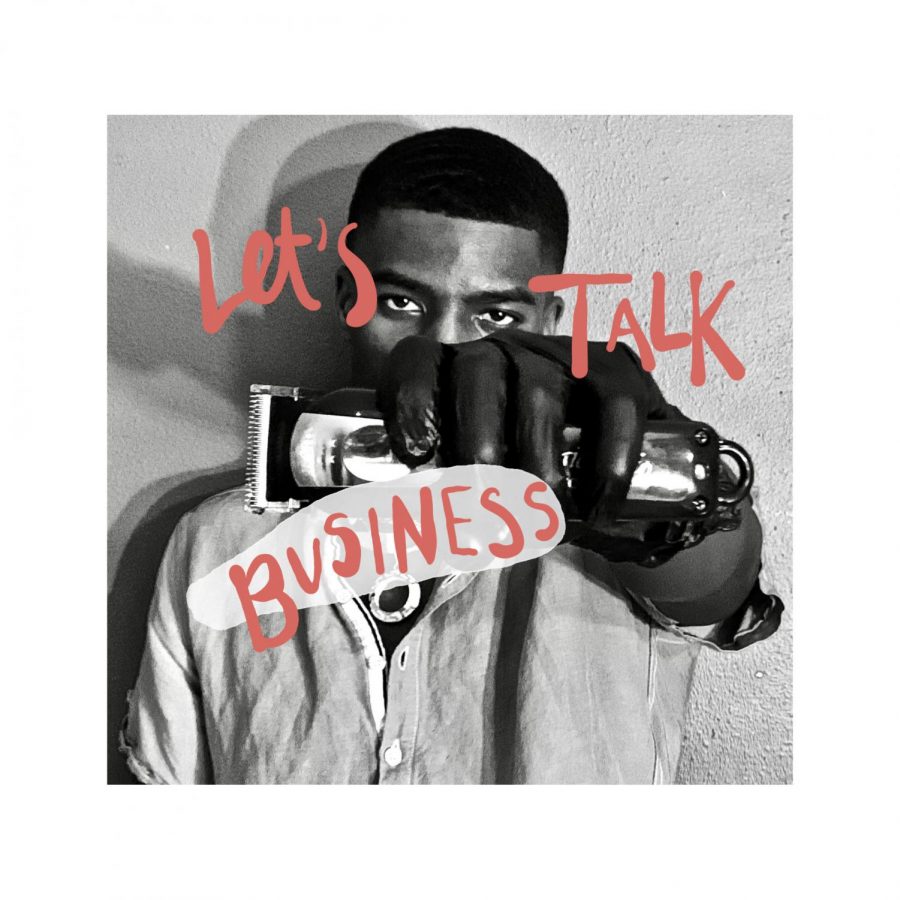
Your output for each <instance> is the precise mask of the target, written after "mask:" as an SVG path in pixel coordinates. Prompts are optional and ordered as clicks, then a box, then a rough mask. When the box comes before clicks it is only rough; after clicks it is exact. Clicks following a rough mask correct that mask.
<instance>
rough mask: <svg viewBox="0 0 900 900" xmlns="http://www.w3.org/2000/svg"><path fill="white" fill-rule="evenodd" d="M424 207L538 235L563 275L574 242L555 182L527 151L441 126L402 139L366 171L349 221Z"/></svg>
mask: <svg viewBox="0 0 900 900" xmlns="http://www.w3.org/2000/svg"><path fill="white" fill-rule="evenodd" d="M385 208H392V209H420V210H423V211H425V212H433V213H442V214H443V215H445V216H452V217H454V218H461V219H474V220H476V221H479V222H497V223H499V224H502V225H515V226H518V227H519V228H528V229H530V230H532V231H536V232H537V233H538V234H539V235H540V237H541V240H542V242H543V243H544V245H545V247H546V248H547V250H548V251H549V253H550V255H551V256H552V258H553V261H554V262H555V264H556V265H557V267H558V270H559V271H562V267H563V263H564V261H565V256H566V243H567V241H568V237H569V212H568V209H567V206H566V198H565V195H564V194H563V192H562V189H561V188H560V186H559V185H558V184H557V182H556V179H555V178H554V177H553V176H552V175H551V174H550V173H549V172H548V171H547V170H546V169H545V168H544V167H543V166H542V165H541V164H540V163H539V162H538V161H537V160H536V159H534V158H533V157H531V156H529V155H528V154H527V153H526V152H525V151H524V150H522V149H521V148H520V147H517V146H516V145H515V144H513V143H511V142H510V141H507V140H505V139H504V138H502V137H498V136H497V135H495V134H489V133H488V132H486V131H480V130H478V129H477V128H439V129H437V130H435V131H423V132H420V133H418V134H414V135H411V136H410V137H407V138H403V139H402V140H399V141H397V142H396V143H394V144H391V145H390V146H389V147H387V148H385V149H384V150H382V151H381V153H379V154H378V155H377V156H376V157H375V158H374V159H373V160H372V161H371V162H370V163H369V164H368V165H367V166H366V167H365V168H364V169H363V171H362V173H361V174H360V176H359V181H357V183H356V190H355V191H354V193H353V199H352V200H351V201H350V212H349V221H350V222H359V223H362V222H363V221H364V220H365V219H366V218H367V217H371V218H374V216H375V215H376V214H377V212H378V211H379V210H380V209H385Z"/></svg>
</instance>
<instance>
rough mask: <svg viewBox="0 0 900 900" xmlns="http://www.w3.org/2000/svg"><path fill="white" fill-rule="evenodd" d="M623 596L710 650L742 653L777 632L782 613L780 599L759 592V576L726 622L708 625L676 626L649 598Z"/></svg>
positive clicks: (662, 625)
mask: <svg viewBox="0 0 900 900" xmlns="http://www.w3.org/2000/svg"><path fill="white" fill-rule="evenodd" d="M626 593H627V594H628V596H629V598H630V599H631V600H632V602H634V603H635V604H637V605H638V606H639V607H640V608H641V609H643V610H644V612H646V613H647V615H648V616H649V617H650V619H651V620H652V621H653V622H654V623H655V624H657V625H658V626H659V627H660V628H663V629H664V630H665V631H668V632H670V633H672V634H677V635H678V636H679V637H682V638H684V639H685V640H688V641H695V642H697V643H699V644H702V645H703V646H705V647H710V648H711V649H713V650H727V651H734V650H743V649H744V648H745V647H749V646H750V645H751V644H755V643H756V642H757V641H764V640H765V639H766V638H768V637H771V636H772V635H773V634H775V632H776V631H777V630H778V627H779V625H780V624H781V616H782V613H783V612H784V603H783V602H782V601H781V598H780V597H777V596H776V595H775V594H769V593H766V592H765V591H764V590H763V589H762V587H761V585H760V576H759V573H757V577H756V581H755V582H754V584H753V587H752V588H751V590H750V593H749V595H748V596H747V599H746V600H745V601H744V602H743V603H742V604H741V606H740V607H739V608H738V609H737V610H736V611H735V612H734V613H732V615H730V616H729V617H728V618H727V619H724V620H722V621H721V622H717V623H716V624H714V625H710V626H701V627H696V626H685V625H679V624H678V623H677V622H676V621H675V620H674V619H672V618H670V617H669V616H667V615H665V613H663V612H661V611H660V610H659V609H657V607H656V606H655V605H654V604H653V601H652V600H651V599H650V598H649V597H645V596H641V595H638V594H636V593H634V592H633V591H631V590H628V589H626Z"/></svg>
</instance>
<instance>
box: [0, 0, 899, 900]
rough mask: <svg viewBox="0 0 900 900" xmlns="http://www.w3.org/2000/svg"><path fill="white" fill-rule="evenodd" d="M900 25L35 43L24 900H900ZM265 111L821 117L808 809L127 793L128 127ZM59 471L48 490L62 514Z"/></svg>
mask: <svg viewBox="0 0 900 900" xmlns="http://www.w3.org/2000/svg"><path fill="white" fill-rule="evenodd" d="M881 8H882V7H881V6H880V5H876V4H867V3H856V4H854V5H852V6H850V7H841V6H838V5H833V4H819V5H817V6H815V7H808V6H807V7H805V8H804V9H803V10H802V11H798V12H797V14H796V15H794V14H793V13H792V8H791V7H790V6H788V5H787V4H785V3H777V4H776V3H765V2H759V3H756V4H754V5H752V6H745V7H740V8H734V7H726V6H724V5H722V4H712V3H709V4H700V3H697V4H667V5H662V4H642V5H640V7H636V8H635V11H634V13H633V14H632V15H631V16H628V15H627V13H625V12H624V11H623V8H622V7H616V8H614V9H609V10H604V9H597V10H596V11H594V12H592V13H591V14H590V15H588V14H587V12H586V10H585V9H583V8H581V5H580V4H578V5H576V4H568V3H563V2H558V3H555V4H553V5H552V7H537V8H534V9H533V10H530V9H529V8H527V7H525V6H524V5H522V4H519V5H516V6H514V7H513V6H509V7H508V8H505V9H496V10H495V9H493V8H489V7H488V6H487V4H485V3H483V2H482V3H480V4H469V3H465V2H457V3H455V4H453V5H452V6H448V7H434V6H426V5H423V4H412V3H397V4H384V5H382V6H376V5H375V4H361V3H360V4H353V3H344V4H341V5H336V4H335V5H332V6H331V7H329V10H328V11H324V10H323V11H311V10H308V9H304V8H303V7H302V6H301V5H300V4H297V3H294V4H289V5H285V6H284V7H280V6H279V5H278V4H273V3H270V4H266V5H265V6H263V5H256V6H246V5H238V4H233V3H226V2H222V0H219V2H218V3H206V2H197V3H193V4H187V3H185V2H181V3H177V4H176V3H151V2H145V3H143V4H142V5H141V7H140V9H132V8H131V7H130V6H128V5H126V4H122V3H120V4H117V5H114V4H100V3H89V2H81V3H74V2H69V3H66V4H62V3H50V2H34V3H32V4H31V5H30V6H29V7H28V8H27V11H25V12H23V11H21V10H22V9H23V7H17V11H16V12H15V13H14V14H13V15H12V16H11V17H10V14H9V13H7V16H6V23H5V28H4V30H3V34H2V37H0V66H2V70H0V75H2V83H3V85H4V99H3V101H2V103H3V107H2V111H3V117H2V121H3V123H4V125H5V128H4V139H3V142H2V154H3V156H2V167H0V171H2V175H3V193H2V235H0V246H2V248H3V260H4V270H5V271H6V272H7V273H9V274H10V276H11V280H10V281H9V283H8V287H7V291H6V295H5V298H4V299H5V306H6V320H5V323H4V328H3V329H2V333H3V349H2V357H3V363H4V375H5V383H6V385H7V387H8V391H9V410H8V413H7V428H6V429H5V437H6V440H5V441H4V445H5V452H6V454H7V455H8V459H7V461H6V466H5V470H6V473H7V495H6V506H5V513H6V515H5V516H4V520H5V522H6V523H7V528H6V529H5V533H6V540H7V546H8V547H9V550H8V554H7V557H6V559H7V564H6V568H7V571H8V572H10V573H12V576H13V577H12V581H11V583H10V584H9V586H8V588H7V590H6V591H5V600H6V604H7V609H8V614H7V617H6V637H7V640H6V642H5V646H4V651H3V654H2V660H3V679H2V684H3V701H4V702H3V710H4V713H5V717H4V719H5V721H4V726H5V727H4V738H5V740H4V741H3V760H2V762H3V773H4V775H5V781H6V791H5V797H4V811H5V813H6V816H5V820H6V822H7V827H8V829H9V830H10V831H11V832H12V836H13V843H12V844H10V843H9V841H8V840H7V841H6V842H5V848H6V849H7V850H8V851H9V850H11V851H12V852H8V860H7V861H6V863H5V869H4V874H5V876H6V881H7V883H9V884H11V889H9V890H8V892H9V894H10V895H11V896H15V897H32V896H34V897H58V896H65V897H70V896H86V897H92V898H93V897H125V898H132V897H154V898H155V897H182V896H185V897H186V896H192V897H231V896H245V895H247V894H249V893H250V892H252V893H253V894H254V895H255V896H265V895H267V894H271V895H273V896H281V895H282V894H283V893H284V892H286V891H289V892H290V893H291V894H301V893H318V894H320V893H326V892H327V895H328V896H332V895H343V894H345V893H348V894H353V893H357V892H359V891H367V892H372V891H374V892H376V893H391V894H395V895H404V894H411V893H416V894H427V895H429V896H435V895H436V896H451V895H452V896H456V895H458V894H459V893H460V892H462V891H466V892H470V893H472V894H474V895H476V896H480V895H482V894H487V893H495V892H499V891H502V892H503V895H504V896H507V895H509V896H517V895H519V894H521V893H524V894H525V895H528V896H530V895H532V894H534V895H546V894H548V893H550V892H552V893H554V894H559V895H562V896H567V895H570V894H573V893H577V894H581V893H587V892H592V893H594V892H603V893H607V892H610V893H616V894H620V895H625V896H629V897H644V896H657V895H665V896H668V897H681V896H685V897H687V896H692V897H696V896H712V895H714V894H715V895H720V894H723V893H727V894H728V895H730V896H736V897H751V896H752V897H757V896H759V895H760V894H765V895H767V896H769V897H772V896H774V897H782V896H783V897H788V896H793V895H794V894H796V893H798V892H800V891H803V892H804V894H806V893H813V892H815V893H816V894H819V895H826V896H831V895H837V896H843V895H846V894H848V893H851V892H852V893H853V894H855V895H857V896H861V897H882V896H889V895H891V894H892V893H893V891H894V890H895V889H896V879H895V878H894V876H893V873H892V863H893V848H894V844H895V842H896V841H895V837H896V835H895V834H894V833H892V831H893V829H892V826H894V823H895V822H896V813H895V811H894V809H893V806H892V804H893V803H894V802H895V801H896V799H897V792H896V788H897V783H896V774H895V772H896V767H895V765H894V756H895V752H896V746H897V737H898V734H897V711H896V710H897V701H896V697H895V685H896V681H897V679H896V675H895V672H894V667H893V658H894V655H895V652H896V651H895V650H894V647H893V643H892V640H891V638H892V618H891V614H892V612H893V609H892V604H893V603H894V602H895V601H896V594H897V590H896V587H895V585H894V583H893V581H892V580H891V579H890V578H889V577H888V572H887V566H888V565H890V563H891V562H892V557H893V556H894V555H895V554H894V549H893V546H892V537H893V531H892V524H893V523H892V522H891V521H890V519H889V517H888V513H890V512H892V510H891V509H890V505H891V497H893V496H894V495H895V494H896V488H895V487H894V486H892V485H891V479H892V477H893V471H892V466H891V462H892V459H891V451H892V448H893V444H894V442H893V441H892V440H891V439H890V438H889V432H890V429H891V423H892V420H894V419H895V418H896V414H895V411H894V406H895V405H896V403H895V401H894V398H893V397H892V392H891V389H892V388H893V386H894V382H895V381H896V378H895V377H893V375H892V371H891V370H892V366H891V363H892V361H893V360H892V351H893V347H892V343H891V342H892V337H893V335H894V334H895V333H896V318H897V317H896V312H895V309H896V303H897V299H898V298H897V296H896V295H897V289H896V283H895V282H894V281H893V280H892V279H891V269H892V267H893V260H894V256H895V252H896V251H895V245H896V240H897V227H896V209H897V202H898V199H900V198H898V196H897V195H898V183H897V182H898V167H897V146H898V141H897V137H898V135H897V127H896V122H895V116H896V113H895V107H896V102H895V97H894V96H893V93H888V85H889V84H893V83H894V82H895V81H896V72H894V71H893V69H894V66H893V64H892V60H893V58H894V47H893V44H892V40H893V36H894V35H895V34H896V30H895V29H894V28H893V27H892V25H891V24H890V23H889V22H888V21H887V20H886V19H885V18H884V15H883V14H882V13H881V12H880V9H881ZM731 10H734V11H733V12H732V11H731ZM514 23H515V24H514ZM301 70H302V77H300V72H301ZM248 111H254V112H257V111H258V112H271V113H296V112H299V111H302V112H306V113H325V112H345V113H361V112H366V113H380V112H385V111H408V112H411V113H416V112H425V111H427V112H444V113H451V112H459V113H466V114H469V113H473V114H474V113H492V112H497V111H503V112H506V113H582V114H593V113H665V114H674V113H680V114H686V113H726V112H727V113H773V114H793V115H795V117H796V118H795V134H794V136H795V153H796V156H795V200H796V208H797V214H796V222H795V227H796V232H795V234H796V253H795V334H796V336H797V338H796V356H795V372H796V381H795V383H796V407H795V424H796V435H795V473H796V491H795V503H796V525H795V547H796V553H795V562H796V567H795V571H796V578H795V583H796V590H795V621H796V628H797V632H796V635H797V636H796V650H797V653H796V663H795V673H796V697H797V700H796V744H795V752H796V767H795V781H796V783H795V785H793V786H791V787H769V788H748V787H742V788H722V787H720V788H702V789H701V788H687V789H686V788H670V789H664V790H659V789H656V790H649V789H639V788H623V789H610V788H597V787H591V788H576V789H571V788H570V789H562V788H559V789H549V788H547V789H544V788H540V789H539V788H530V789H521V790H511V789H504V788H496V789H482V790H478V789H470V788H454V789H426V790H422V791H403V790H395V791H367V790H364V789H362V790H357V789H341V788H328V789H314V788H305V789H298V790H292V789H288V790H280V791H275V790H272V789H268V788H238V789H232V788H220V789H218V790H215V791H209V790H204V789H202V788H184V789H181V790H174V791H142V790H138V789H132V788H125V787H122V788H111V787H107V786H105V784H104V781H105V778H104V774H105V773H104V758H105V754H104V747H103V741H104V737H103V736H104V733H105V728H104V721H105V698H104V685H105V666H104V655H105V637H106V636H105V623H104V603H103V600H102V586H103V584H104V581H105V578H104V571H103V568H104V566H103V560H104V551H103V546H102V545H103V535H104V533H105V504H104V502H103V500H104V496H103V494H104V487H103V486H104V485H105V480H106V460H105V454H104V436H105V428H104V424H105V423H104V410H105V408H106V403H105V344H106V340H105V338H106V335H105V308H106V304H105V260H106V257H105V240H106V227H105V208H106V203H105V183H106V158H105V157H106V153H105V150H106V146H105V144H106V140H105V138H106V115H107V114H110V113H152V112H166V113H244V112H248ZM36 472H37V473H41V474H44V473H48V472H52V473H53V474H54V476H55V479H54V483H53V487H52V489H50V490H48V489H47V488H46V487H45V486H43V485H38V484H37V483H36V481H35V479H34V477H33V476H34V474H35V473H36ZM42 480H43V479H42ZM879 507H880V508H881V510H883V511H882V512H881V513H880V514H879V512H878V509H879ZM879 569H881V570H882V571H881V572H879Z"/></svg>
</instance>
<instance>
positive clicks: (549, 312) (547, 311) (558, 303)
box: [544, 294, 565, 334]
mask: <svg viewBox="0 0 900 900" xmlns="http://www.w3.org/2000/svg"><path fill="white" fill-rule="evenodd" d="M564 309H565V303H564V302H563V299H562V297H558V296H557V295H556V294H553V295H552V296H550V297H548V298H547V304H546V306H545V307H544V332H545V333H546V334H556V329H557V328H559V320H560V319H561V318H562V314H563V310H564Z"/></svg>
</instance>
